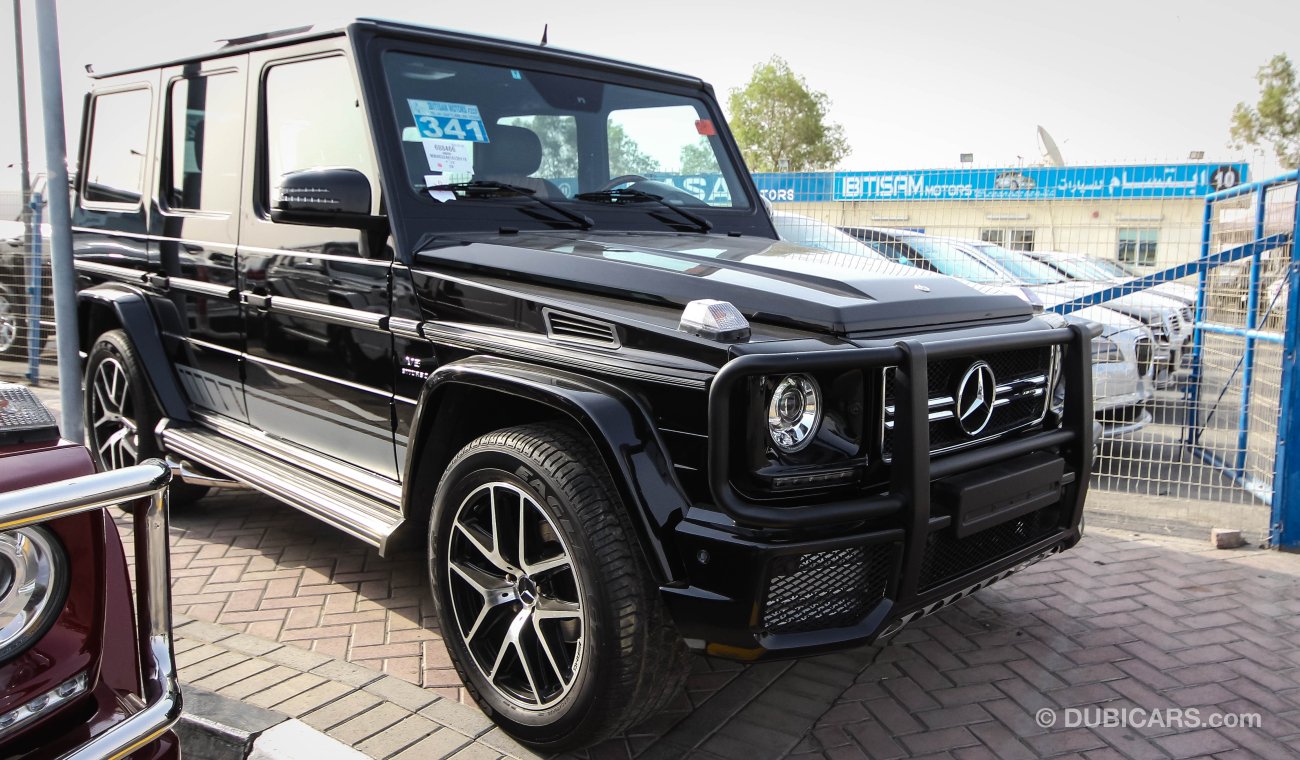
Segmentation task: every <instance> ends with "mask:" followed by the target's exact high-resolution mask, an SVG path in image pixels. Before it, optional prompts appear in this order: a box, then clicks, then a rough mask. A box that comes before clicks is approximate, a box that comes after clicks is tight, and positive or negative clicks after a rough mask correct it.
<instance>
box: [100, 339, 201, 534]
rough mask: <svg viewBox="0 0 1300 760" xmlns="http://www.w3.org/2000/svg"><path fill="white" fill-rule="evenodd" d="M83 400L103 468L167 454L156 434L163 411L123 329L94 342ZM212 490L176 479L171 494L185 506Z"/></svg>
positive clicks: (175, 501)
mask: <svg viewBox="0 0 1300 760" xmlns="http://www.w3.org/2000/svg"><path fill="white" fill-rule="evenodd" d="M84 404H85V407H84V410H83V411H84V412H85V419H86V446H87V447H88V448H89V449H90V456H91V458H92V459H94V460H95V464H96V465H98V467H99V469H100V470H101V471H103V470H115V469H119V468H122V467H130V466H131V465H134V464H139V463H140V462H143V461H144V460H146V459H151V458H154V457H158V458H162V457H163V454H164V452H163V450H162V447H161V446H159V445H158V440H157V438H156V437H155V436H154V433H153V431H154V428H156V427H158V422H159V420H161V419H162V410H160V409H159V408H158V403H157V402H156V401H154V397H153V393H152V391H151V389H150V387H149V381H148V380H147V379H146V377H145V375H144V371H143V368H142V366H141V364H140V358H139V357H138V356H136V353H135V347H134V346H132V345H131V339H130V338H128V337H127V336H126V333H125V332H124V331H122V330H110V331H108V332H106V333H104V334H102V335H100V336H99V337H98V338H96V339H95V343H94V345H92V346H91V348H90V356H89V357H88V358H87V359H86V386H85V394H84ZM207 492H208V488H207V487H206V486H194V485H190V484H188V483H173V484H172V485H171V487H170V488H169V489H168V496H169V500H170V502H171V504H173V505H181V504H188V503H190V502H194V501H197V500H198V499H201V498H203V496H204V495H205V494H207ZM132 506H133V505H132V504H130V503H127V504H123V505H122V509H124V510H126V511H128V512H130V511H131V507H132Z"/></svg>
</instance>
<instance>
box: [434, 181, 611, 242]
mask: <svg viewBox="0 0 1300 760" xmlns="http://www.w3.org/2000/svg"><path fill="white" fill-rule="evenodd" d="M425 189H426V190H449V191H451V192H461V193H465V194H466V195H469V194H472V193H474V191H476V190H496V191H499V192H500V191H504V192H506V193H508V194H510V195H514V196H521V197H524V198H527V199H528V200H530V201H533V202H535V203H539V204H541V205H543V206H545V207H546V208H549V209H550V210H552V211H554V212H555V213H557V214H559V215H560V216H563V217H564V218H565V219H568V220H569V221H571V222H573V223H574V224H577V225H578V226H579V227H581V228H582V229H584V230H589V229H591V228H592V227H595V226H596V223H595V222H594V221H592V219H591V217H589V216H587V215H586V214H582V213H579V212H577V211H570V210H568V209H567V208H564V207H563V206H559V205H556V204H554V203H551V202H550V201H548V200H546V199H545V198H538V197H537V195H536V192H537V191H536V190H531V189H529V188H526V187H520V186H519V185H511V184H508V183H505V182H493V181H491V180H486V179H476V180H473V181H470V182H454V183H452V184H450V185H434V186H433V187H427V188H425Z"/></svg>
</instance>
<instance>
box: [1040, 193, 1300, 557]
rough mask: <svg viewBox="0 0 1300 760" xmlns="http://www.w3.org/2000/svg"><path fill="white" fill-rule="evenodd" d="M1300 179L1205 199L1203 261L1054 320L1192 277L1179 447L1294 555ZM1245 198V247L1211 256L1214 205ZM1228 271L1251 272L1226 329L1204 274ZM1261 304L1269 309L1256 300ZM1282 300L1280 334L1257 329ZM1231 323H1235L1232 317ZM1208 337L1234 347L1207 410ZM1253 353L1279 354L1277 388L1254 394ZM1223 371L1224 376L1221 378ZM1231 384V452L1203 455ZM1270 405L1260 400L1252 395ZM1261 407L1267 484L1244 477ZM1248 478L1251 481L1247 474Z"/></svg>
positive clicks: (1299, 438)
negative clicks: (1260, 516)
mask: <svg viewBox="0 0 1300 760" xmlns="http://www.w3.org/2000/svg"><path fill="white" fill-rule="evenodd" d="M1298 182H1300V172H1291V173H1288V174H1284V175H1282V176H1279V177H1275V178H1273V179H1269V180H1264V181H1261V182H1255V183H1250V184H1244V185H1239V186H1237V187H1234V188H1231V189H1229V190H1224V191H1221V192H1218V193H1213V194H1210V195H1208V196H1207V197H1206V204H1205V214H1204V222H1203V229H1202V239H1201V256H1200V258H1198V259H1197V260H1195V261H1192V262H1188V263H1185V264H1180V265H1178V266H1174V267H1169V268H1167V269H1164V270H1162V271H1159V272H1155V273H1153V274H1150V275H1147V276H1144V277H1140V278H1136V279H1133V280H1130V281H1128V282H1124V283H1120V284H1118V285H1115V286H1113V287H1109V288H1105V289H1102V290H1099V291H1097V292H1094V293H1090V294H1088V295H1086V296H1082V297H1080V298H1076V299H1073V300H1070V301H1067V302H1065V303H1062V304H1060V305H1058V306H1056V307H1055V308H1054V310H1055V311H1058V312H1060V313H1062V314H1070V313H1073V312H1076V311H1079V310H1081V309H1084V308H1087V307H1090V306H1095V305H1104V304H1106V303H1108V302H1110V301H1113V300H1114V299H1116V298H1120V297H1123V296H1126V295H1130V294H1133V293H1139V292H1143V291H1146V290H1148V289H1150V288H1151V287H1153V286H1155V285H1158V284H1160V283H1163V282H1171V281H1175V280H1179V279H1182V278H1184V277H1188V276H1191V275H1195V276H1196V277H1197V282H1198V288H1197V302H1196V319H1195V329H1194V333H1193V340H1192V359H1191V375H1190V379H1189V381H1188V382H1187V383H1186V385H1185V391H1184V392H1185V394H1186V399H1185V409H1186V418H1185V421H1184V425H1185V433H1184V445H1185V446H1186V447H1187V448H1188V449H1189V450H1190V451H1191V453H1192V454H1194V455H1195V456H1197V457H1199V458H1200V459H1202V460H1203V461H1205V462H1206V463H1208V464H1209V465H1211V466H1212V467H1214V468H1215V469H1217V470H1218V471H1219V472H1220V473H1221V474H1222V475H1223V476H1225V477H1226V478H1228V479H1229V480H1231V481H1232V482H1234V483H1236V484H1237V485H1238V486H1240V487H1241V488H1242V489H1244V490H1246V491H1247V492H1249V493H1250V494H1252V495H1253V496H1254V497H1255V498H1256V499H1258V500H1259V501H1261V502H1263V503H1265V504H1267V505H1269V506H1270V508H1271V515H1270V523H1269V524H1270V534H1271V535H1270V541H1271V543H1272V544H1273V545H1275V546H1278V547H1281V548H1284V549H1290V550H1300V418H1298V417H1296V416H1295V414H1293V412H1300V388H1297V387H1296V386H1297V384H1298V383H1300V367H1298V366H1297V342H1298V339H1300V328H1298V324H1300V314H1297V309H1298V306H1300V301H1298V298H1300V295H1298V294H1300V261H1297V258H1296V256H1295V238H1296V230H1297V228H1298V227H1300V202H1296V200H1294V196H1295V193H1296V187H1297V183H1298ZM1279 192H1280V193H1286V194H1288V195H1290V196H1291V199H1290V201H1289V202H1290V203H1291V205H1292V209H1291V210H1290V213H1289V215H1288V218H1287V219H1286V223H1285V225H1284V229H1282V230H1280V231H1275V232H1272V233H1271V234H1270V233H1269V230H1268V229H1267V226H1268V222H1269V218H1268V211H1269V209H1270V208H1274V207H1277V204H1273V203H1272V202H1273V200H1274V198H1273V194H1274V193H1279ZM1242 198H1250V199H1251V200H1252V202H1253V208H1252V209H1251V210H1252V212H1253V213H1252V220H1251V221H1252V223H1251V227H1250V235H1249V237H1250V238H1251V239H1250V240H1249V242H1245V243H1240V244H1237V245H1233V246H1230V247H1227V248H1225V249H1223V250H1219V251H1215V250H1214V249H1215V248H1216V247H1217V246H1216V244H1215V233H1216V229H1215V225H1216V222H1217V217H1216V213H1215V212H1216V211H1217V210H1218V209H1219V208H1220V205H1221V204H1223V203H1224V202H1226V201H1230V200H1233V199H1242ZM1274 251H1276V252H1278V253H1279V254H1280V256H1279V258H1280V259H1281V260H1283V261H1285V264H1286V266H1285V270H1284V272H1283V275H1282V278H1281V279H1280V280H1279V281H1277V282H1280V283H1282V284H1281V286H1280V287H1277V289H1276V292H1274V293H1271V294H1269V293H1265V287H1264V277H1263V275H1264V270H1265V263H1266V262H1265V258H1264V256H1265V254H1266V253H1269V252H1274ZM1235 262H1249V269H1248V278H1247V284H1246V288H1245V293H1244V297H1245V305H1244V311H1243V313H1242V314H1241V315H1240V317H1241V320H1240V321H1241V322H1242V324H1239V325H1234V324H1229V323H1226V322H1225V320H1223V319H1218V318H1216V315H1215V311H1214V309H1213V308H1212V305H1211V303H1210V296H1211V293H1212V287H1211V279H1210V278H1211V274H1212V272H1213V271H1214V270H1215V269H1216V268H1218V267H1221V266H1224V265H1227V264H1232V263H1235ZM1266 297H1267V298H1268V299H1269V300H1268V302H1265V301H1264V299H1265V298H1266ZM1283 297H1285V303H1284V306H1285V312H1284V313H1285V315H1286V316H1285V320H1284V323H1283V326H1282V329H1281V330H1268V329H1262V328H1263V325H1261V318H1262V317H1267V316H1268V315H1270V314H1273V313H1274V312H1275V310H1276V307H1277V306H1278V303H1277V302H1278V301H1279V300H1282V299H1283ZM1232 316H1237V315H1232ZM1207 336H1226V337H1228V338H1232V339H1237V340H1239V341H1240V345H1241V349H1240V350H1241V354H1240V358H1239V359H1237V360H1236V361H1235V363H1234V366H1232V367H1230V368H1228V372H1227V377H1226V379H1225V378H1222V377H1220V378H1216V379H1215V380H1214V382H1213V385H1220V386H1221V387H1220V390H1219V393H1218V397H1217V398H1215V399H1214V400H1213V402H1210V403H1207V399H1206V398H1204V396H1205V394H1206V391H1207V390H1213V387H1212V383H1211V382H1210V380H1209V378H1208V377H1207V371H1206V370H1207V358H1206V353H1207V352H1206V340H1207ZM1260 344H1268V345H1271V346H1276V347H1278V348H1279V349H1280V353H1281V380H1280V382H1279V383H1277V384H1276V386H1275V387H1274V386H1271V385H1270V386H1269V387H1268V388H1265V389H1262V391H1261V388H1260V386H1259V383H1258V382H1257V378H1256V370H1257V365H1258V358H1259V357H1258V352H1259V349H1260ZM1221 369H1222V368H1221ZM1233 384H1236V385H1237V386H1238V394H1239V399H1238V404H1237V410H1236V411H1237V418H1236V423H1235V446H1232V447H1230V448H1229V449H1227V450H1226V451H1225V449H1224V448H1223V447H1221V446H1220V447H1216V446H1213V445H1208V444H1207V442H1206V435H1207V432H1208V431H1209V429H1210V423H1211V419H1212V417H1213V416H1214V414H1215V413H1216V411H1217V410H1218V406H1219V403H1220V402H1221V401H1223V397H1224V395H1225V394H1226V393H1227V392H1228V390H1229V389H1230V388H1231V386H1232V385H1233ZM1261 393H1262V395H1266V396H1274V398H1265V399H1260V398H1258V396H1259V395H1261ZM1261 402H1262V403H1263V405H1264V414H1265V415H1271V414H1272V413H1274V412H1276V414H1277V419H1276V425H1277V427H1276V430H1277V439H1276V445H1275V446H1274V447H1273V450H1272V451H1271V452H1269V453H1271V455H1272V456H1271V459H1272V462H1271V463H1269V464H1270V465H1271V466H1269V467H1267V468H1266V475H1265V476H1264V477H1261V476H1260V475H1259V474H1258V471H1259V469H1260V468H1259V467H1258V466H1256V467H1254V468H1251V467H1248V457H1249V455H1250V453H1251V450H1252V446H1251V440H1252V435H1257V434H1258V433H1259V431H1256V430H1253V429H1252V428H1253V427H1254V425H1253V421H1254V420H1256V419H1257V417H1256V415H1255V414H1254V410H1255V409H1256V407H1257V406H1258V405H1259V404H1260V403H1261ZM1252 470H1253V471H1252Z"/></svg>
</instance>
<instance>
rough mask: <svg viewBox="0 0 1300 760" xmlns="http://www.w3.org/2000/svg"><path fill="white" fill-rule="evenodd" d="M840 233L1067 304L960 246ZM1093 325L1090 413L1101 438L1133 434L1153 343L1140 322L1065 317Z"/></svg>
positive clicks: (1093, 311)
mask: <svg viewBox="0 0 1300 760" xmlns="http://www.w3.org/2000/svg"><path fill="white" fill-rule="evenodd" d="M844 231H845V232H847V233H849V234H851V235H853V236H854V237H855V238H858V239H859V240H861V241H863V242H864V243H866V244H868V245H872V246H875V247H877V248H879V249H880V250H881V251H883V252H884V253H885V255H886V256H889V257H890V258H891V259H892V260H894V261H898V262H899V263H903V264H907V265H909V266H914V267H917V268H920V269H924V270H926V271H931V272H943V273H947V274H951V275H953V276H956V277H958V278H959V279H967V278H975V282H977V283H979V285H980V286H982V287H1000V288H1003V289H1004V290H1012V291H1015V292H1018V293H1021V294H1022V296H1021V297H1022V298H1025V299H1026V300H1029V301H1031V302H1036V303H1037V304H1039V305H1040V306H1046V307H1048V308H1050V307H1052V306H1054V305H1056V304H1058V303H1062V302H1063V301H1064V300H1065V299H1063V298H1058V297H1057V296H1054V295H1053V294H1052V293H1051V292H1050V291H1048V292H1045V293H1039V292H1037V291H1036V289H1035V288H1033V287H1026V286H1025V284H1024V283H1021V282H1019V281H1018V280H1017V278H1016V277H1014V276H1012V275H1011V274H1010V273H1008V272H1007V271H1006V270H1005V269H1004V268H1001V267H998V266H997V265H996V264H995V263H993V262H992V261H990V260H988V259H987V258H986V257H984V256H983V255H981V254H980V253H978V252H976V251H975V250H973V249H971V248H970V247H969V246H968V245H965V244H964V242H963V241H960V240H955V239H952V238H943V237H936V236H934V235H926V234H924V233H920V232H913V231H911V230H895V229H885V228H876V227H846V228H844ZM1067 319H1070V320H1082V321H1088V322H1096V323H1098V324H1100V325H1101V326H1102V334H1101V335H1100V336H1099V337H1097V338H1094V339H1093V341H1092V360H1093V364H1092V382H1093V409H1094V411H1095V413H1096V417H1097V421H1098V422H1100V423H1101V425H1102V436H1103V437H1105V438H1112V437H1115V436H1119V435H1124V434H1127V433H1133V432H1136V431H1138V430H1140V429H1142V428H1143V427H1145V426H1146V425H1147V424H1149V423H1150V422H1151V421H1152V416H1151V411H1150V409H1149V406H1150V402H1151V397H1152V390H1151V386H1152V372H1153V365H1152V360H1153V356H1154V346H1155V342H1154V340H1153V338H1152V335H1151V330H1150V329H1148V328H1147V327H1146V326H1145V325H1143V324H1142V323H1141V322H1140V321H1138V320H1136V319H1133V318H1131V317H1127V316H1125V315H1123V314H1120V313H1118V312H1116V311H1114V310H1112V309H1108V308H1105V307H1101V306H1090V307H1088V308H1086V309H1082V310H1080V311H1077V312H1075V313H1074V314H1071V315H1069V316H1068V317H1067Z"/></svg>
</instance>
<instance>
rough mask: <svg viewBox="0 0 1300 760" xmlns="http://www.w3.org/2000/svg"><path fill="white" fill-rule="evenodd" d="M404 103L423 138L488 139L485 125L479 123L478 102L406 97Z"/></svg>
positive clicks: (483, 140) (481, 122)
mask: <svg viewBox="0 0 1300 760" xmlns="http://www.w3.org/2000/svg"><path fill="white" fill-rule="evenodd" d="M407 103H408V104H409V105H410V107H411V116H413V117H414V118H415V126H416V129H418V130H419V131H420V137H422V138H424V139H426V140H427V139H435V140H465V141H467V142H480V143H485V142H488V136H487V128H486V127H485V126H484V125H483V117H482V116H480V115H479V112H478V106H472V105H466V104H464V103H441V102H438V101H436V100H415V99H410V100H408V101H407Z"/></svg>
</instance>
